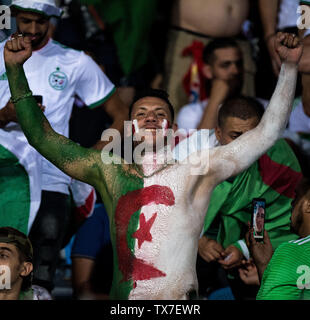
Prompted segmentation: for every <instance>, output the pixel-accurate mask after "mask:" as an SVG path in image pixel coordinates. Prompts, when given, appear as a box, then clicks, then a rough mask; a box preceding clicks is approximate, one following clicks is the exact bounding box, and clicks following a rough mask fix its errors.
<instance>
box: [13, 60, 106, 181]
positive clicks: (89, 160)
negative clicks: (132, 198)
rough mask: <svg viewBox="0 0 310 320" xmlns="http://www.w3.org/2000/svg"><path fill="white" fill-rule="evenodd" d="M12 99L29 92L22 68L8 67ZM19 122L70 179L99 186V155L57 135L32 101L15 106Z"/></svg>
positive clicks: (30, 99)
mask: <svg viewBox="0 0 310 320" xmlns="http://www.w3.org/2000/svg"><path fill="white" fill-rule="evenodd" d="M7 75H8V79H9V85H10V90H11V94H12V97H14V98H16V97H20V96H22V95H24V94H25V93H27V92H28V91H29V90H30V89H29V86H28V82H27V79H26V76H25V73H24V70H23V67H22V66H10V67H8V66H7ZM15 109H16V113H17V118H18V121H19V123H20V125H21V127H22V129H23V131H24V133H25V135H26V137H27V139H28V141H29V143H30V144H31V145H32V146H33V147H34V148H35V149H36V150H37V151H38V152H40V153H41V154H42V155H43V156H44V157H45V158H46V159H48V160H49V161H51V162H52V163H53V164H54V165H55V166H57V167H58V168H59V169H60V170H62V171H63V172H65V173H66V174H68V175H69V176H71V177H73V178H75V179H78V180H81V181H84V182H87V183H89V184H91V185H94V186H96V185H97V181H100V177H99V176H100V170H102V169H103V168H102V166H103V165H102V163H101V158H100V152H99V151H96V150H93V149H86V148H83V147H81V146H79V145H78V144H76V143H74V142H72V141H71V140H70V139H68V138H66V137H64V136H62V135H60V134H58V133H56V132H55V131H54V130H53V129H52V127H51V126H50V124H49V122H48V120H47V119H46V117H45V116H44V114H43V112H42V111H41V110H40V108H38V105H37V103H36V101H35V99H34V98H33V97H29V98H25V99H22V100H20V101H18V102H17V103H16V104H15Z"/></svg>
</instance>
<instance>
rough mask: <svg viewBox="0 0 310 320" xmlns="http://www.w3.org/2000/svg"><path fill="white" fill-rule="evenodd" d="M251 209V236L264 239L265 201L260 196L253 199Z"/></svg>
mask: <svg viewBox="0 0 310 320" xmlns="http://www.w3.org/2000/svg"><path fill="white" fill-rule="evenodd" d="M252 204H253V211H252V228H253V230H254V231H253V236H254V239H256V240H263V239H264V228H265V215H266V201H265V199H262V198H255V199H253V202H252Z"/></svg>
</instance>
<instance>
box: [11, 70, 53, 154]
mask: <svg viewBox="0 0 310 320" xmlns="http://www.w3.org/2000/svg"><path fill="white" fill-rule="evenodd" d="M6 70H7V75H8V80H9V86H10V90H11V96H12V97H13V98H15V99H16V98H17V97H21V96H23V95H25V94H26V93H28V92H29V91H30V89H29V86H28V82H27V79H26V76H25V73H24V69H23V67H22V66H20V65H15V66H6ZM15 110H16V114H17V117H18V119H19V123H20V125H21V126H22V129H23V131H24V133H25V135H26V137H27V139H28V141H29V143H30V144H31V145H33V146H34V147H35V148H36V149H38V150H39V149H40V140H41V139H42V138H43V137H44V135H45V134H46V130H48V129H50V126H49V125H45V126H44V123H45V124H48V122H47V120H46V118H45V117H44V115H43V112H42V111H41V110H40V108H38V107H37V103H36V101H35V99H34V98H33V97H28V98H25V99H22V100H19V101H18V102H17V103H15ZM39 152H40V151H39Z"/></svg>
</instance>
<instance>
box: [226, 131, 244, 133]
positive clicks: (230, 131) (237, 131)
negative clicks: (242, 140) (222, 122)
mask: <svg viewBox="0 0 310 320" xmlns="http://www.w3.org/2000/svg"><path fill="white" fill-rule="evenodd" d="M242 133H243V132H242V131H230V132H229V134H242Z"/></svg>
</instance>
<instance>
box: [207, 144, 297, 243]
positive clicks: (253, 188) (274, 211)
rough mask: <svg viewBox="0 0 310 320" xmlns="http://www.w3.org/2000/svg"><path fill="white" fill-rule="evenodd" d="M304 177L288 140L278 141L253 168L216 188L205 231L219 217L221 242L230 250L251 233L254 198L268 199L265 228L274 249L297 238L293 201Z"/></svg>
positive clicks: (218, 236) (219, 237) (218, 237)
mask: <svg viewBox="0 0 310 320" xmlns="http://www.w3.org/2000/svg"><path fill="white" fill-rule="evenodd" d="M301 177H302V174H301V169H300V166H299V163H298V160H297V158H296V157H295V154H294V153H293V151H292V149H291V148H290V147H289V145H288V144H287V143H286V141H285V140H284V139H280V140H278V141H277V142H276V143H275V145H274V146H273V147H272V148H270V149H269V150H268V151H267V153H265V154H264V155H263V156H261V157H260V158H259V159H258V160H257V161H255V163H254V164H252V166H251V167H250V168H248V169H247V170H245V171H244V172H242V173H240V174H239V175H237V176H236V177H233V178H231V179H228V180H226V181H224V182H222V183H221V184H219V185H218V186H217V187H216V188H215V189H214V191H213V193H212V196H211V200H210V204H209V208H208V211H207V214H206V218H205V224H204V230H205V231H206V230H208V229H209V228H210V225H211V224H212V222H213V221H214V219H215V217H216V215H217V214H219V215H220V218H221V222H220V229H219V231H218V235H217V240H218V242H220V243H221V244H222V245H223V246H224V247H227V246H228V245H230V244H232V243H234V242H236V241H238V240H239V239H241V238H242V237H243V236H244V233H245V232H246V231H247V222H248V221H250V220H251V213H252V199H253V198H264V199H265V200H266V216H265V229H266V230H267V231H268V234H269V237H270V239H271V242H272V245H273V247H274V248H276V247H278V245H279V244H281V243H282V242H283V241H288V240H292V239H296V238H297V236H296V235H295V234H292V233H291V232H290V217H291V210H292V208H291V201H292V200H293V198H294V196H295V188H296V185H297V183H298V181H299V180H300V179H301Z"/></svg>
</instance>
